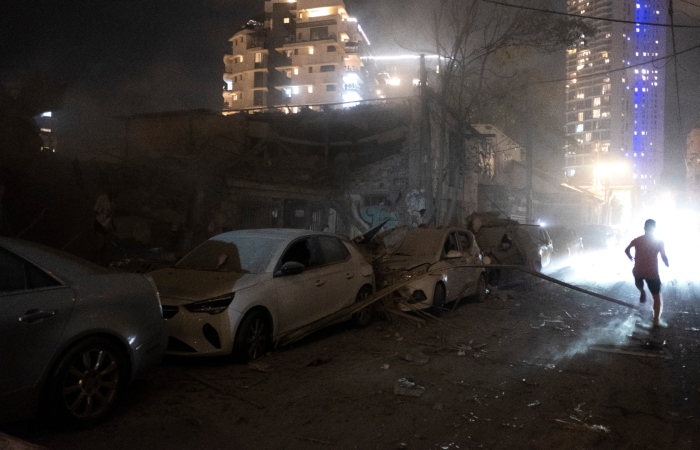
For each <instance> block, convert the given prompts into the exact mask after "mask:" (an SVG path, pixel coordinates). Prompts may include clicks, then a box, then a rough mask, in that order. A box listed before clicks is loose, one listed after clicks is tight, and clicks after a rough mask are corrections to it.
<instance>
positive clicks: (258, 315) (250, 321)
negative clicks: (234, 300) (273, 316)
mask: <svg viewBox="0 0 700 450" xmlns="http://www.w3.org/2000/svg"><path fill="white" fill-rule="evenodd" d="M271 346H272V322H271V321H270V319H269V317H268V316H267V314H265V313H264V312H263V311H260V310H253V311H251V312H249V313H248V314H247V315H246V316H245V317H244V318H243V320H242V321H241V324H240V325H239V326H238V331H237V332H236V340H235V341H234V343H233V357H234V358H235V359H237V360H238V361H240V362H248V361H252V360H256V359H259V358H261V357H262V356H263V355H265V353H267V352H268V350H269V349H270V348H271Z"/></svg>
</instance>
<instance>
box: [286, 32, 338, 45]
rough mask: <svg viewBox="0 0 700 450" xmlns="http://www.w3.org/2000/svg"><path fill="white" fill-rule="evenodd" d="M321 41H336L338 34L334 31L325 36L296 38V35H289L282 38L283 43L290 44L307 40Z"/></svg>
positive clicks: (302, 42) (306, 41)
mask: <svg viewBox="0 0 700 450" xmlns="http://www.w3.org/2000/svg"><path fill="white" fill-rule="evenodd" d="M323 41H332V42H338V36H337V35H336V34H335V33H331V34H329V35H327V36H324V37H320V36H319V37H314V38H313V39H298V38H297V37H296V36H289V37H286V38H285V39H284V45H291V44H304V43H308V42H323Z"/></svg>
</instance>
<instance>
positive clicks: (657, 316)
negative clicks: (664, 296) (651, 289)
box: [651, 293, 663, 327]
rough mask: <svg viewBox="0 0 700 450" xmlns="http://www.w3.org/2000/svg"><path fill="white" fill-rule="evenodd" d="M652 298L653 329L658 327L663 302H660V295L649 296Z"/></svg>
mask: <svg viewBox="0 0 700 450" xmlns="http://www.w3.org/2000/svg"><path fill="white" fill-rule="evenodd" d="M651 296H652V297H653V298H654V327H658V326H659V324H660V323H663V322H660V321H661V310H662V306H663V301H662V300H661V293H658V294H651Z"/></svg>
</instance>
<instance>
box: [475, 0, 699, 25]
mask: <svg viewBox="0 0 700 450" xmlns="http://www.w3.org/2000/svg"><path fill="white" fill-rule="evenodd" d="M481 1H482V2H485V3H492V4H494V5H500V6H506V7H508V8H516V9H524V10H527V11H534V12H539V13H544V14H554V15H557V16H567V17H575V18H577V19H591V20H600V21H603V22H617V23H627V24H630V25H648V26H651V27H665V28H700V26H699V25H673V24H667V23H654V22H634V21H631V20H622V19H608V18H605V17H593V16H583V15H581V14H569V13H563V12H558V11H552V10H550V9H541V8H533V7H530V6H521V5H511V4H510V3H503V2H497V1H494V0H481Z"/></svg>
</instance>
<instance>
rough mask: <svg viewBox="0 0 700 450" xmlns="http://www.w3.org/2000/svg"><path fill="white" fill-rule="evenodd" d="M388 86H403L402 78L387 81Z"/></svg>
mask: <svg viewBox="0 0 700 450" xmlns="http://www.w3.org/2000/svg"><path fill="white" fill-rule="evenodd" d="M386 84H388V85H390V86H400V85H401V79H400V78H389V79H388V80H386Z"/></svg>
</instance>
